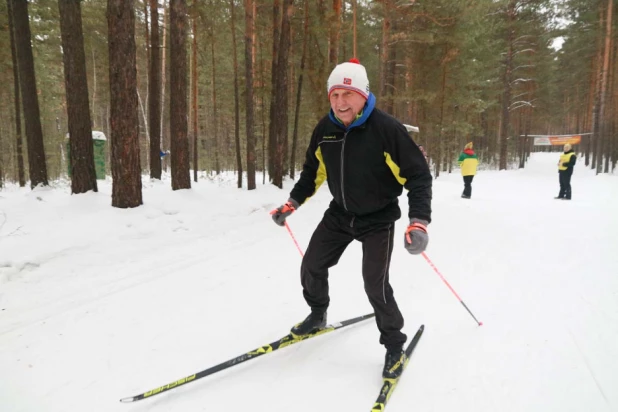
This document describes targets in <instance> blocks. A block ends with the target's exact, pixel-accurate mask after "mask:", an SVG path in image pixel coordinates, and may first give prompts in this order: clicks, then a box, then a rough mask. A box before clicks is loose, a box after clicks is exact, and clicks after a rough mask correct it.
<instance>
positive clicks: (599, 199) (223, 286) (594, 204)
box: [0, 153, 618, 412]
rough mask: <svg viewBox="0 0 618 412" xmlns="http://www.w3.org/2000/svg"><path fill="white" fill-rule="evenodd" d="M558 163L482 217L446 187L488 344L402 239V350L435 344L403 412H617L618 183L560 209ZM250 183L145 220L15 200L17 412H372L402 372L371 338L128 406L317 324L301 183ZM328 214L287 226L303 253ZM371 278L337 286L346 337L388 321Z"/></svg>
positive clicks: (435, 229) (418, 366) (297, 228)
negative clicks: (360, 319) (387, 376)
mask: <svg viewBox="0 0 618 412" xmlns="http://www.w3.org/2000/svg"><path fill="white" fill-rule="evenodd" d="M557 156H558V154H556V153H553V154H534V155H533V157H532V160H531V163H530V164H529V165H528V166H527V168H526V169H524V170H512V171H502V172H497V171H480V172H479V174H478V175H477V176H476V177H475V180H474V183H473V198H472V199H471V200H464V199H461V198H460V197H459V196H460V193H461V191H462V188H463V187H462V186H463V185H462V179H461V176H460V175H459V174H458V173H453V174H451V175H441V176H440V177H439V179H437V180H436V181H435V185H434V203H433V209H434V213H433V220H434V221H433V223H432V224H431V225H430V226H429V233H430V239H431V240H430V244H429V249H428V251H427V254H428V256H429V257H430V258H431V259H432V260H433V262H434V264H435V265H436V266H437V267H438V269H439V270H440V271H441V272H442V274H443V275H444V276H445V277H446V279H447V280H448V281H449V282H450V284H451V285H452V286H453V288H454V289H455V290H456V291H457V293H459V295H460V296H461V297H462V299H463V300H464V302H465V303H466V304H467V305H468V307H469V308H470V309H471V310H472V312H473V313H474V314H475V315H476V316H477V317H478V318H479V320H481V321H483V322H484V325H483V326H482V327H477V326H476V324H475V322H474V321H473V320H472V318H471V317H470V316H469V315H468V313H467V312H466V311H465V310H464V308H463V307H462V306H461V304H460V303H459V302H458V301H457V299H455V298H454V296H453V295H452V294H451V293H450V291H449V290H448V289H447V288H446V287H445V285H444V284H443V283H442V281H441V280H440V279H439V278H438V276H436V275H435V273H434V272H433V271H432V269H431V268H430V267H429V266H428V265H427V263H426V262H425V261H424V260H423V259H422V258H421V257H419V256H411V255H409V254H408V253H407V252H406V251H405V250H404V248H403V241H402V236H403V230H404V225H405V223H404V222H403V220H400V221H399V222H398V224H397V228H396V230H397V232H396V247H395V251H394V254H393V259H392V267H391V281H392V284H393V287H394V289H395V296H396V298H397V300H398V302H399V304H400V308H401V310H402V312H403V314H404V316H405V319H406V327H405V329H404V331H405V332H407V333H408V334H409V336H410V337H411V335H412V334H413V333H414V331H415V330H416V329H417V328H418V326H419V325H420V324H421V323H424V324H425V325H426V329H425V334H424V336H423V338H422V339H421V341H420V343H419V345H418V347H417V350H416V352H415V353H414V355H413V358H412V360H411V362H410V365H409V369H408V370H407V371H406V372H405V374H404V375H403V378H402V380H401V382H400V383H399V387H398V389H397V391H396V392H395V393H394V395H393V397H392V398H391V400H390V403H389V405H388V407H387V411H388V412H398V411H399V412H404V411H405V412H410V411H460V412H473V411H474V412H478V411H482V412H485V411H492V412H493V411H501V412H522V411H526V412H582V411H586V412H611V411H613V412H615V411H618V391H617V390H616V388H618V276H617V275H618V253H616V251H617V250H618V238H617V236H616V233H618V220H617V217H616V203H617V200H618V176H616V175H610V176H608V175H599V176H595V175H594V172H592V171H589V170H586V169H585V168H584V167H583V165H582V164H578V165H577V166H576V169H575V175H574V176H573V200H572V201H570V202H566V201H560V200H554V199H553V197H554V196H556V195H557V192H558V174H557V173H556V163H557V161H558V158H557ZM259 181H261V178H260V179H259ZM234 182H235V178H234V176H233V175H229V176H223V177H221V178H219V179H216V180H209V179H202V180H200V182H199V183H198V184H194V188H193V189H191V190H184V191H177V192H172V191H171V189H170V186H171V185H170V182H169V180H167V179H166V180H164V181H163V182H155V183H153V182H150V181H149V180H144V203H145V204H144V206H142V207H139V208H136V209H132V210H119V209H115V208H112V207H111V206H110V203H111V200H110V199H111V182H110V181H105V182H100V183H99V184H100V186H99V187H100V192H99V193H97V194H95V193H88V194H85V195H76V196H71V195H70V189H69V187H68V185H67V184H66V183H56V184H55V185H54V187H53V188H46V189H37V190H35V191H31V190H29V189H19V188H16V187H14V186H9V187H8V188H7V189H5V190H3V191H0V410H2V411H3V412H31V411H32V412H34V411H36V412H42V411H45V412H60V411H76V412H84V411H89V412H144V411H149V412H163V411H165V412H168V411H182V412H193V411H252V412H266V411H268V412H272V411H284V410H290V408H291V406H290V405H294V406H293V408H292V409H293V410H294V411H295V412H302V411H307V412H309V411H311V412H315V411H316V410H322V411H362V410H367V411H368V410H370V408H371V406H372V405H373V402H374V400H375V398H376V397H377V395H378V391H379V388H380V384H381V379H380V373H381V369H382V364H383V360H384V349H383V347H382V346H380V345H379V344H378V337H379V335H378V331H377V328H376V327H375V324H374V322H373V321H367V322H366V323H364V324H361V325H358V326H354V327H351V328H348V329H344V330H342V331H337V332H335V333H332V334H328V335H325V336H323V337H319V338H316V339H313V340H310V341H307V342H303V343H301V344H299V345H295V346H292V347H289V348H285V349H282V350H281V351H278V352H276V353H273V354H270V355H266V356H264V357H262V358H259V359H256V360H253V361H250V362H247V363H245V364H243V365H241V366H238V367H235V368H233V369H230V370H228V371H226V372H222V373H220V374H217V375H213V376H210V377H207V378H204V379H202V380H198V381H196V382H193V383H190V384H188V385H185V386H183V387H180V388H177V389H174V390H172V391H169V392H167V393H164V394H161V395H158V396H156V397H154V398H151V399H147V400H143V401H140V402H137V403H134V404H121V403H120V402H119V399H120V398H123V397H127V396H132V395H136V394H138V393H141V392H144V391H146V390H149V389H152V388H155V387H158V386H161V385H164V384H167V383H169V382H172V381H174V380H176V379H179V378H181V377H184V376H187V375H190V374H192V373H195V372H198V371H200V370H202V369H206V368H208V367H209V366H212V365H215V364H217V363H220V362H222V361H225V360H227V359H229V358H232V357H234V356H236V355H239V354H241V353H244V352H247V351H249V350H251V349H254V348H256V347H258V346H261V345H263V344H266V343H269V342H271V341H273V340H275V339H277V338H279V337H281V336H283V335H285V334H286V333H287V331H288V330H289V328H290V327H291V326H292V325H293V324H294V323H296V322H298V321H300V320H302V319H303V318H304V317H305V316H306V314H307V312H308V309H307V307H306V305H305V303H304V300H303V298H302V294H301V288H300V285H299V274H298V272H299V265H300V255H299V253H298V251H297V250H296V248H295V246H294V244H293V242H292V241H291V239H290V237H289V235H288V233H287V232H286V230H285V229H283V228H280V227H277V226H276V225H274V224H273V223H272V221H271V220H270V216H269V214H268V212H269V211H270V210H271V209H272V208H273V207H275V206H278V205H279V204H280V203H281V202H284V201H285V200H286V199H287V198H288V192H289V190H290V189H291V187H292V184H293V183H292V182H286V184H285V189H286V190H284V191H281V190H278V189H276V188H274V187H272V186H268V185H267V186H260V187H259V188H258V190H255V191H251V192H249V191H246V190H238V189H236V188H235V183H234ZM402 200H404V201H405V198H402ZM329 201H330V195H329V193H328V190H327V188H326V187H323V188H322V189H321V190H320V191H319V193H318V194H317V195H316V196H315V198H313V199H311V200H310V201H309V203H307V204H306V205H304V206H303V207H302V208H300V209H299V211H298V212H297V213H296V214H295V215H293V216H292V217H291V218H290V219H289V223H290V227H291V228H292V230H293V231H294V234H295V236H296V238H297V240H298V241H299V243H300V244H301V247H302V248H305V247H306V245H307V242H308V240H309V237H310V235H311V233H312V231H313V229H314V228H315V226H316V224H317V223H318V221H319V220H320V218H321V215H322V214H323V211H324V209H325V208H326V207H327V205H328V202H329ZM406 212H407V208H406V207H405V203H404V214H405V213H406ZM360 266H361V248H360V244H358V243H356V244H352V245H351V246H350V247H349V248H348V250H347V251H346V253H345V254H344V256H343V257H342V259H341V261H340V262H339V265H338V266H336V267H335V268H334V269H333V270H332V271H331V299H332V303H331V307H330V308H329V319H330V321H333V322H335V321H338V320H343V319H346V318H349V317H352V316H357V315H360V314H364V313H367V312H370V311H371V308H370V306H369V304H368V302H367V298H366V296H365V294H364V291H363V285H362V278H361V275H360Z"/></svg>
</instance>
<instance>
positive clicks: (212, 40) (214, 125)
mask: <svg viewBox="0 0 618 412" xmlns="http://www.w3.org/2000/svg"><path fill="white" fill-rule="evenodd" d="M210 57H211V59H212V61H211V62H212V78H211V87H212V130H213V137H214V143H213V146H214V153H213V154H214V155H215V173H216V174H219V173H221V165H220V162H219V150H220V148H219V128H218V124H219V115H218V113H217V83H216V79H217V64H216V63H217V62H216V54H215V19H214V17H213V18H212V19H210Z"/></svg>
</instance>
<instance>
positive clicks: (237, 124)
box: [230, 0, 243, 189]
mask: <svg viewBox="0 0 618 412" xmlns="http://www.w3.org/2000/svg"><path fill="white" fill-rule="evenodd" d="M230 9H231V11H232V21H231V25H232V53H233V54H234V146H235V147H234V148H235V152H236V171H237V173H238V182H237V185H238V188H239V189H240V188H241V187H242V173H243V171H242V156H241V148H240V97H239V91H238V54H237V53H238V51H237V50H236V6H235V5H234V0H230Z"/></svg>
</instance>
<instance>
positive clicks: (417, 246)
mask: <svg viewBox="0 0 618 412" xmlns="http://www.w3.org/2000/svg"><path fill="white" fill-rule="evenodd" d="M428 224H429V223H428V222H427V221H426V220H422V219H410V225H409V226H408V228H407V229H406V234H405V236H404V247H405V248H406V250H407V251H408V252H409V253H410V254H412V255H418V254H420V253H423V252H424V251H425V249H427V244H428V243H429V235H428V234H427V225H428Z"/></svg>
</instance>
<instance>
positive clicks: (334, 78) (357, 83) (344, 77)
mask: <svg viewBox="0 0 618 412" xmlns="http://www.w3.org/2000/svg"><path fill="white" fill-rule="evenodd" d="M326 89H327V90H328V97H330V94H331V92H332V91H333V90H334V89H346V90H352V91H354V92H356V93H358V94H360V95H361V96H363V97H364V98H365V99H367V98H369V79H368V78H367V71H366V70H365V67H364V66H363V65H362V64H360V62H359V61H358V59H351V60H350V61H349V62H345V63H341V64H338V65H337V66H336V67H335V68H334V69H333V71H332V72H331V74H330V76H328V83H327V84H326Z"/></svg>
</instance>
